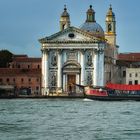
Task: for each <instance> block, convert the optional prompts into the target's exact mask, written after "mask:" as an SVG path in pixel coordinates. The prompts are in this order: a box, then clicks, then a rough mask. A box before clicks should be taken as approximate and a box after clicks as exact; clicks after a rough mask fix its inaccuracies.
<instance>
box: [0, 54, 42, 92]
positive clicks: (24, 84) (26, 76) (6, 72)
mask: <svg viewBox="0 0 140 140" xmlns="http://www.w3.org/2000/svg"><path fill="white" fill-rule="evenodd" d="M5 85H9V86H10V85H11V86H14V87H15V91H16V92H17V93H18V94H40V90H41V58H30V57H28V56H27V55H14V56H13V61H12V62H11V63H10V66H9V68H0V86H1V87H2V86H3V87H4V86H5Z"/></svg>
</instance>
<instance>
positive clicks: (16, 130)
mask: <svg viewBox="0 0 140 140" xmlns="http://www.w3.org/2000/svg"><path fill="white" fill-rule="evenodd" d="M112 139H113V140H140V102H131V101H129V102H102V101H90V100H85V99H52V100H51V99H24V100H23V99H17V100H16V99H14V100H0V140H112Z"/></svg>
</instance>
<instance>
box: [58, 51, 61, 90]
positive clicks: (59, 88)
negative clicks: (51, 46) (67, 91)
mask: <svg viewBox="0 0 140 140" xmlns="http://www.w3.org/2000/svg"><path fill="white" fill-rule="evenodd" d="M57 87H58V91H59V92H62V50H59V51H58V71H57Z"/></svg>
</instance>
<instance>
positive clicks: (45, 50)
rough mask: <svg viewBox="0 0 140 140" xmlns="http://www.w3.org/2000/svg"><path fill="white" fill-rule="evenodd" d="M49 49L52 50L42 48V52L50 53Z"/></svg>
mask: <svg viewBox="0 0 140 140" xmlns="http://www.w3.org/2000/svg"><path fill="white" fill-rule="evenodd" d="M49 51H50V50H48V49H41V52H42V53H46V54H48V53H49Z"/></svg>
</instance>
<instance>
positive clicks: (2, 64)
mask: <svg viewBox="0 0 140 140" xmlns="http://www.w3.org/2000/svg"><path fill="white" fill-rule="evenodd" d="M12 56H13V54H12V53H11V52H10V51H8V50H0V68H6V67H8V64H9V63H10V62H11V61H12Z"/></svg>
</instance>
